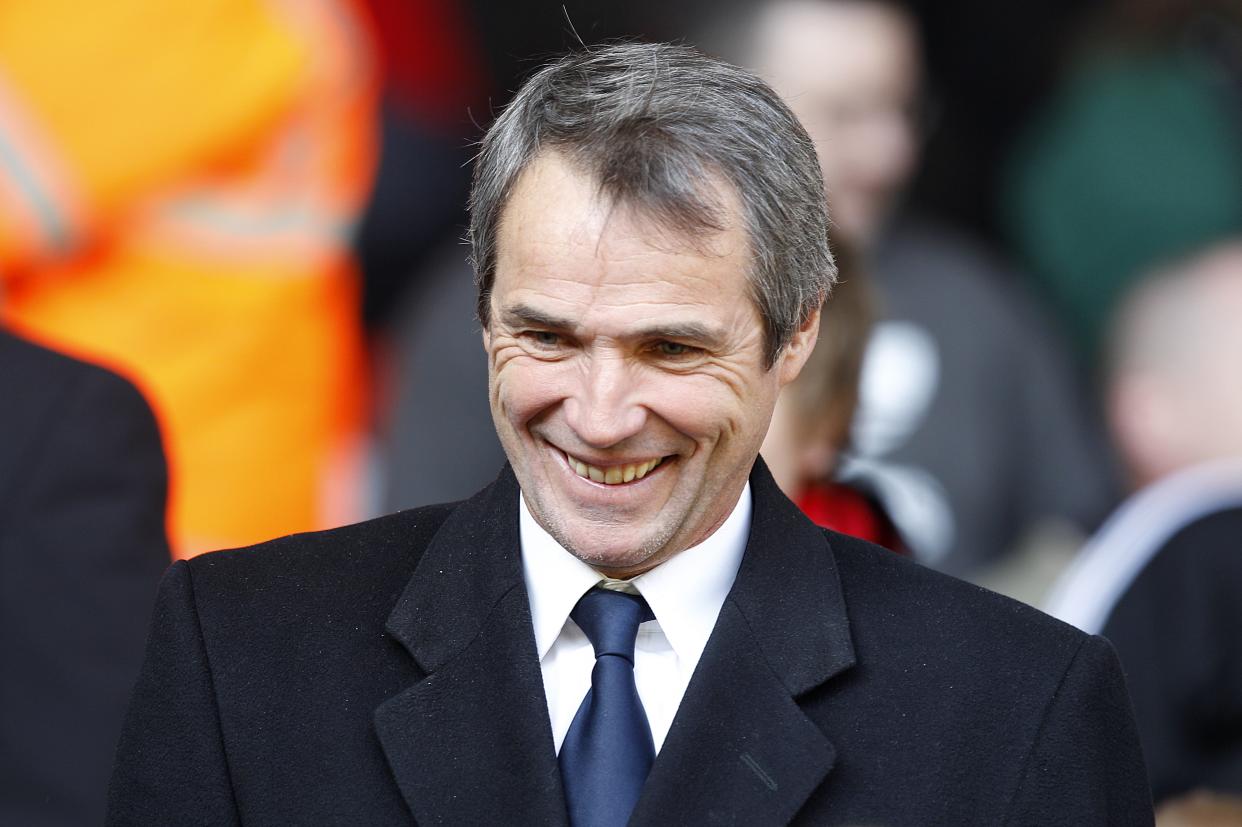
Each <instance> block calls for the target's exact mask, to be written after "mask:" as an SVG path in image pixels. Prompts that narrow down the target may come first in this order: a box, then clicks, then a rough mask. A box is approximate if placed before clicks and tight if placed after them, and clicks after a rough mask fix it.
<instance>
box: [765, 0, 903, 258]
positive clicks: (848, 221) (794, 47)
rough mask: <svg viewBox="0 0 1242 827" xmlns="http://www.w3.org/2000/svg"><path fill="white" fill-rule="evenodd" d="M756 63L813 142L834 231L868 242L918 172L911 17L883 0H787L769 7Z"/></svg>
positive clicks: (849, 238) (852, 238) (847, 237)
mask: <svg viewBox="0 0 1242 827" xmlns="http://www.w3.org/2000/svg"><path fill="white" fill-rule="evenodd" d="M754 64H755V65H754V67H753V68H755V69H756V70H757V71H758V72H759V74H761V75H763V76H764V78H765V79H766V80H767V81H768V82H769V83H771V84H772V87H773V88H774V89H775V90H776V91H777V93H779V94H780V96H781V97H782V98H783V99H784V100H785V102H786V103H787V104H788V105H789V107H790V109H792V110H793V111H794V113H795V114H796V115H797V116H798V119H799V120H800V121H802V124H803V126H805V127H806V130H807V132H808V133H810V135H811V139H812V140H814V141H815V148H816V150H817V152H818V153H819V163H820V167H821V168H822V169H823V172H824V185H825V188H826V189H827V190H828V198H829V201H830V202H831V204H832V211H831V217H832V221H833V225H834V230H835V232H836V233H837V234H839V235H840V237H841V238H842V239H844V240H847V241H849V242H851V243H853V244H865V243H866V242H867V241H868V240H870V239H871V238H872V237H873V236H874V234H875V233H876V231H877V230H878V229H879V227H880V225H881V223H882V222H883V220H884V218H885V216H886V215H887V214H888V212H889V210H890V209H891V208H892V206H893V203H894V201H895V200H896V198H897V196H898V195H899V194H900V192H901V190H902V188H903V187H904V186H905V184H906V182H907V180H908V179H909V177H910V175H911V174H912V173H913V171H914V164H915V161H916V149H917V136H916V134H915V127H914V123H913V121H912V118H911V110H912V108H913V105H914V103H915V98H916V95H917V94H918V85H919V66H918V43H917V36H916V34H915V31H914V28H913V25H912V24H911V22H910V21H909V20H908V19H907V18H906V17H905V16H904V15H902V14H901V13H900V12H898V11H896V10H894V9H892V8H889V7H887V6H885V5H883V4H881V3H871V2H866V0H860V1H859V2H837V3H823V2H804V1H803V0H790V1H789V2H785V3H781V4H778V5H776V6H774V7H773V8H772V9H771V10H770V11H769V12H768V13H767V15H766V16H765V18H764V20H763V22H762V24H761V25H760V27H759V31H758V33H757V35H756V43H755V54H754Z"/></svg>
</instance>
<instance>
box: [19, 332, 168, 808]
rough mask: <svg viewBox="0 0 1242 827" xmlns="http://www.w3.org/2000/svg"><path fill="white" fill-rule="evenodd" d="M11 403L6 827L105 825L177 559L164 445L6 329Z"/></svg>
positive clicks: (126, 388)
mask: <svg viewBox="0 0 1242 827" xmlns="http://www.w3.org/2000/svg"><path fill="white" fill-rule="evenodd" d="M0 400H3V401H2V402H0V824H6V825H7V824H12V825H23V827H40V826H41V825H49V826H50V825H82V824H97V823H99V821H100V819H102V818H103V814H104V803H105V798H106V792H107V785H108V774H109V772H110V771H111V768H112V762H113V757H114V754H115V749H116V741H117V736H118V735H119V733H120V731H121V721H122V718H123V717H124V714H125V707H126V703H127V701H128V698H129V695H130V692H131V690H132V688H133V684H134V679H135V677H137V675H138V667H139V665H140V664H141V661H142V648H143V641H144V640H145V639H146V630H147V625H148V623H149V622H150V616H151V606H152V603H153V601H154V598H155V591H156V587H157V584H158V582H159V578H160V574H161V572H163V571H164V568H165V567H166V566H167V565H168V560H169V552H168V542H167V540H166V538H165V531H164V513H165V507H166V487H167V476H166V471H165V466H164V455H163V452H162V449H161V447H160V436H159V432H158V430H157V429H156V424H155V419H154V417H153V416H152V414H151V411H150V409H149V408H148V407H147V404H146V402H145V401H144V400H143V398H142V396H141V395H140V394H139V393H138V391H136V390H135V389H134V388H133V386H131V385H130V384H129V383H128V382H126V381H124V380H122V379H121V378H119V377H117V376H116V375H114V374H112V373H110V372H108V371H106V370H103V369H102V368H98V367H95V366H93V365H87V364H84V363H82V362H78V361H75V360H73V359H70V358H68V357H65V356H61V355H59V354H56V353H53V352H52V351H49V350H44V349H43V348H41V347H37V346H35V345H33V344H30V343H27V342H25V341H22V340H20V339H16V338H14V337H13V336H11V335H9V334H7V333H3V332H0ZM170 691H177V690H176V689H171V690H170Z"/></svg>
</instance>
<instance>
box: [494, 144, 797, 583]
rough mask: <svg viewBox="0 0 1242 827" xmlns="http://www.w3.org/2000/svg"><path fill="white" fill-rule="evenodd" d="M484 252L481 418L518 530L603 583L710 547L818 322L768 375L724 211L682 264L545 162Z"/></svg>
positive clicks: (583, 182) (741, 250)
mask: <svg viewBox="0 0 1242 827" xmlns="http://www.w3.org/2000/svg"><path fill="white" fill-rule="evenodd" d="M730 203H732V202H730ZM497 241H498V244H497V258H496V278H495V283H494V286H493V292H492V298H491V315H490V321H489V325H488V328H487V329H486V330H485V331H484V334H483V339H484V345H485V347H486V349H487V352H488V372H489V378H490V382H489V384H490V397H491V406H492V416H493V419H494V420H495V423H496V429H497V431H498V433H499V435H500V441H501V443H502V444H503V445H504V448H505V453H506V454H508V457H509V460H510V462H511V463H512V464H513V469H514V472H515V473H516V475H517V478H518V482H519V483H520V484H521V486H522V492H523V495H524V496H525V498H526V501H527V503H528V505H529V507H530V510H531V513H532V515H533V516H534V517H535V519H536V520H537V521H538V522H539V524H540V525H542V526H543V527H544V528H545V529H547V530H548V532H549V533H550V534H551V535H552V536H553V537H555V538H556V539H557V541H558V542H560V543H561V545H563V546H564V547H565V548H566V549H568V550H569V551H570V552H571V553H573V554H574V555H575V556H577V557H579V558H580V559H582V560H584V561H585V562H587V563H589V564H590V565H592V566H595V567H596V568H597V569H599V570H601V571H603V572H605V573H606V574H609V575H612V576H620V577H629V576H633V575H635V574H639V573H641V572H643V571H646V570H647V569H650V568H652V567H654V566H655V565H658V564H659V563H661V562H663V561H664V560H666V559H668V558H669V557H671V556H672V555H674V554H676V553H677V552H678V551H681V550H683V549H686V548H689V547H690V546H693V545H695V544H697V543H699V542H701V541H702V540H704V539H706V538H707V537H708V536H709V535H711V533H712V532H713V531H715V530H716V529H717V528H718V527H719V526H720V525H721V523H723V522H724V520H725V519H726V518H727V517H728V515H729V513H730V511H731V510H732V508H733V506H734V504H735V503H736V502H737V499H738V497H739V496H740V494H741V490H742V487H743V485H744V484H745V481H746V477H747V474H748V473H749V470H750V467H751V464H752V463H753V461H754V458H755V455H756V454H757V453H758V451H759V445H760V443H761V442H762V440H763V435H764V432H765V431H766V430H767V427H768V420H769V419H770V417H771V414H772V407H773V405H774V404H775V400H776V396H777V393H778V391H779V390H780V387H781V386H782V385H783V384H785V383H786V382H788V381H789V380H791V379H792V378H793V377H794V376H796V375H797V371H798V369H799V368H800V366H801V364H802V362H803V361H804V360H805V357H806V354H807V353H809V351H810V346H811V345H813V344H814V337H815V333H814V331H815V329H816V327H815V324H814V322H817V319H816V320H813V323H812V324H809V325H807V329H806V330H804V331H802V332H800V333H799V334H798V336H797V337H796V338H795V342H794V343H793V344H792V345H790V346H789V347H788V348H786V349H785V350H783V351H782V353H781V356H780V357H779V359H778V361H777V364H776V365H775V366H774V367H773V368H772V369H771V370H768V369H765V366H764V336H763V326H762V323H761V320H760V316H759V312H758V310H757V309H756V307H755V304H754V302H753V301H752V299H751V296H750V293H749V288H748V282H747V279H746V269H747V266H748V264H749V251H748V243H747V236H746V232H745V229H744V228H743V226H742V223H741V219H740V216H739V213H738V211H737V209H736V206H735V205H734V206H733V207H732V209H731V221H730V226H729V228H728V229H726V230H725V231H723V232H721V233H718V234H716V235H714V236H710V237H707V238H700V239H698V240H697V244H696V245H694V246H691V245H690V244H689V243H687V241H686V240H684V239H681V238H678V237H677V236H676V235H675V234H671V233H662V232H660V231H659V230H658V228H657V227H656V226H655V224H654V223H653V221H652V220H650V219H649V218H648V217H646V216H642V215H636V214H634V212H633V211H631V210H630V209H628V208H626V207H625V206H622V205H614V204H612V203H610V202H609V201H607V200H602V199H601V198H600V197H599V194H598V190H597V186H596V184H595V182H594V181H593V180H591V179H590V178H589V177H588V176H586V175H584V174H582V173H580V172H578V171H577V170H576V169H574V168H573V167H572V166H571V165H570V164H569V163H568V162H566V161H565V160H564V159H563V158H561V157H560V156H558V155H556V154H554V153H546V154H543V155H541V156H539V157H538V158H536V159H535V160H534V161H532V162H531V164H530V165H529V166H528V167H527V169H526V170H525V172H524V173H523V174H522V176H521V177H520V178H519V180H518V183H517V185H516V187H515V188H514V191H513V193H512V195H511V196H510V199H509V202H508V205H507V207H506V208H505V211H504V215H503V219H502V222H501V226H500V229H499V233H498V239H497Z"/></svg>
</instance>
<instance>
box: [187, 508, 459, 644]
mask: <svg viewBox="0 0 1242 827" xmlns="http://www.w3.org/2000/svg"><path fill="white" fill-rule="evenodd" d="M456 506H457V504H456V503H446V504H441V505H431V506H425V507H422V508H414V509H409V510H406V511H399V512H396V513H394V514H389V515H386V516H383V517H377V518H375V519H372V520H367V521H365V522H361V523H355V524H352V525H347V526H342V527H340V528H333V529H328V530H324V531H313V532H307V533H304V534H293V535H289V536H287V537H280V538H278V539H274V540H269V541H267V542H264V543H259V544H258V545H254V546H248V547H245V548H236V549H226V550H222V551H214V552H210V553H207V554H201V555H199V556H197V557H194V558H192V559H190V560H189V561H188V562H187V567H188V570H189V579H190V582H191V583H192V589H193V594H194V601H195V603H196V605H197V606H198V609H199V611H200V613H203V612H206V613H212V611H213V610H217V611H220V610H222V611H224V612H225V613H230V612H235V611H238V610H244V611H245V612H247V613H249V612H263V611H268V612H273V613H277V612H296V613H307V614H314V613H317V612H331V613H333V614H339V613H340V612H341V611H343V610H344V611H355V612H356V611H359V610H365V609H366V608H368V607H373V608H374V609H375V612H376V613H377V614H379V613H382V614H385V615H386V612H387V611H388V610H390V609H391V608H392V605H393V603H394V602H395V601H396V599H397V597H398V596H399V595H400V594H401V591H402V590H403V589H404V588H405V585H406V583H407V582H408V581H409V579H410V577H411V576H413V574H414V570H415V569H416V568H417V566H418V563H419V561H420V560H421V559H422V554H423V552H424V551H425V550H426V548H427V546H428V544H429V543H430V542H431V539H432V537H434V536H435V534H436V532H437V531H438V530H439V528H440V526H441V525H442V524H443V523H444V521H445V519H446V518H447V517H448V515H449V514H451V513H452V511H453V509H454V508H455V507H456ZM381 622H382V620H381Z"/></svg>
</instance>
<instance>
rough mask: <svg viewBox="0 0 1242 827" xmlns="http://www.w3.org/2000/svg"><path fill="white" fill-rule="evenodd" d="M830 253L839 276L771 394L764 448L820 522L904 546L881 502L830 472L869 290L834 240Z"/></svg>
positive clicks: (843, 432) (791, 493)
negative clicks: (788, 378) (797, 365)
mask: <svg viewBox="0 0 1242 827" xmlns="http://www.w3.org/2000/svg"><path fill="white" fill-rule="evenodd" d="M833 255H834V258H835V259H836V262H837V270H838V273H839V276H838V281H837V285H836V286H835V287H834V288H833V291H832V295H831V296H830V297H829V299H828V301H827V302H826V303H825V304H824V309H823V313H822V315H821V318H820V327H819V338H818V339H817V340H816V342H815V349H814V350H813V351H812V352H811V356H810V357H809V358H808V359H807V363H806V365H805V366H804V367H803V368H802V373H800V374H799V375H798V378H797V379H795V380H794V381H793V382H791V383H789V385H787V386H786V387H785V388H784V389H783V390H782V391H781V395H780V397H779V398H778V399H777V400H776V409H775V410H774V411H773V412H772V422H771V424H769V426H768V433H767V436H766V437H764V441H763V448H762V449H761V453H762V455H763V459H764V462H766V463H767V465H768V470H770V471H771V472H772V477H773V479H775V480H776V484H777V485H779V486H780V488H781V490H782V491H784V492H785V495H786V496H787V497H789V498H790V499H791V500H793V501H794V502H795V503H797V505H798V507H799V508H800V509H802V512H803V513H804V514H806V515H807V516H808V517H810V518H811V520H812V521H814V522H815V523H816V524H817V525H820V526H823V527H824V528H831V529H832V530H834V531H839V532H841V533H842V534H849V535H851V536H853V537H861V538H862V539H864V540H870V541H871V542H873V543H876V544H878V545H882V546H884V547H885V548H889V549H892V550H894V551H905V543H904V541H902V539H901V537H900V535H899V534H898V532H897V529H896V527H895V526H894V525H893V523H892V521H891V520H890V519H889V518H888V515H887V514H885V513H884V510H883V508H882V507H881V505H880V503H879V502H877V501H876V499H875V498H874V497H873V496H870V493H869V492H867V491H865V490H863V489H860V488H857V487H855V486H851V485H848V484H846V483H842V482H839V481H837V480H836V479H834V477H835V474H836V471H837V468H838V466H839V464H840V460H841V456H842V455H843V454H844V453H846V452H848V450H849V440H850V425H851V424H852V423H853V420H854V410H855V408H856V406H857V404H858V377H859V374H860V373H861V371H862V360H863V351H864V349H865V348H866V345H867V336H868V334H869V333H870V332H871V323H872V296H871V286H870V284H869V283H868V282H867V280H866V278H865V276H864V274H863V273H862V272H860V271H859V270H858V267H857V265H856V263H855V261H854V258H853V256H851V255H850V254H849V253H848V252H847V249H846V248H845V247H843V246H842V245H840V244H838V245H837V246H836V248H835V249H834V250H833Z"/></svg>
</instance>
